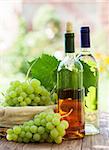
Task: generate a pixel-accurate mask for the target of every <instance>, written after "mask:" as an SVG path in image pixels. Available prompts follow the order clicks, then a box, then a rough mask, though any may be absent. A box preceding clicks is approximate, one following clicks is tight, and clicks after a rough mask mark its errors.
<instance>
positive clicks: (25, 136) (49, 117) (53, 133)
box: [7, 111, 69, 144]
mask: <svg viewBox="0 0 109 150" xmlns="http://www.w3.org/2000/svg"><path fill="white" fill-rule="evenodd" d="M68 127H69V124H68V122H67V121H66V120H62V121H61V116H60V114H59V113H54V112H53V111H49V112H46V111H45V112H41V113H40V114H38V115H36V116H35V117H34V119H33V120H30V121H27V122H25V123H24V124H23V125H19V126H14V127H13V128H12V129H8V130H7V140H9V141H15V142H23V143H29V142H49V143H52V142H55V143H57V144H60V143H61V142H62V139H63V136H64V135H65V134H66V129H67V128H68Z"/></svg>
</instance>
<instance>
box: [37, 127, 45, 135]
mask: <svg viewBox="0 0 109 150" xmlns="http://www.w3.org/2000/svg"><path fill="white" fill-rule="evenodd" d="M44 132H45V128H44V127H43V126H40V127H39V128H38V133H39V134H43V133H44Z"/></svg>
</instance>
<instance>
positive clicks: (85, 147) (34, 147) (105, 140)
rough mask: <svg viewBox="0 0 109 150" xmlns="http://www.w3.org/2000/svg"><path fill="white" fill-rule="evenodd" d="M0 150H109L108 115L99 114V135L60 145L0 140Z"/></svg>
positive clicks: (64, 142)
mask: <svg viewBox="0 0 109 150" xmlns="http://www.w3.org/2000/svg"><path fill="white" fill-rule="evenodd" d="M0 150H109V113H100V134H98V135H94V136H86V137H85V138H84V139H82V140H72V141H63V143H62V144H59V145H58V144H48V143H42V144H23V143H22V144H19V143H15V142H8V141H6V140H5V139H2V140H0Z"/></svg>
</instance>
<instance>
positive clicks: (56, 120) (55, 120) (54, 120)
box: [52, 117, 60, 126]
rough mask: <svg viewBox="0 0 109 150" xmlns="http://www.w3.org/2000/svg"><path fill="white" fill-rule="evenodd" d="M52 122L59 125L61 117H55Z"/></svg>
mask: <svg viewBox="0 0 109 150" xmlns="http://www.w3.org/2000/svg"><path fill="white" fill-rule="evenodd" d="M52 123H53V124H54V125H55V126H57V125H59V124H60V118H57V117H56V118H53V120H52Z"/></svg>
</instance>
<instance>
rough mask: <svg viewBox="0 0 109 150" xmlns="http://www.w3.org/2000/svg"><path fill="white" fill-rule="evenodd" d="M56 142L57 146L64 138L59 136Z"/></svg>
mask: <svg viewBox="0 0 109 150" xmlns="http://www.w3.org/2000/svg"><path fill="white" fill-rule="evenodd" d="M55 142H56V143H57V144H60V143H62V137H61V136H58V137H57V138H56V139H55Z"/></svg>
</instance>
